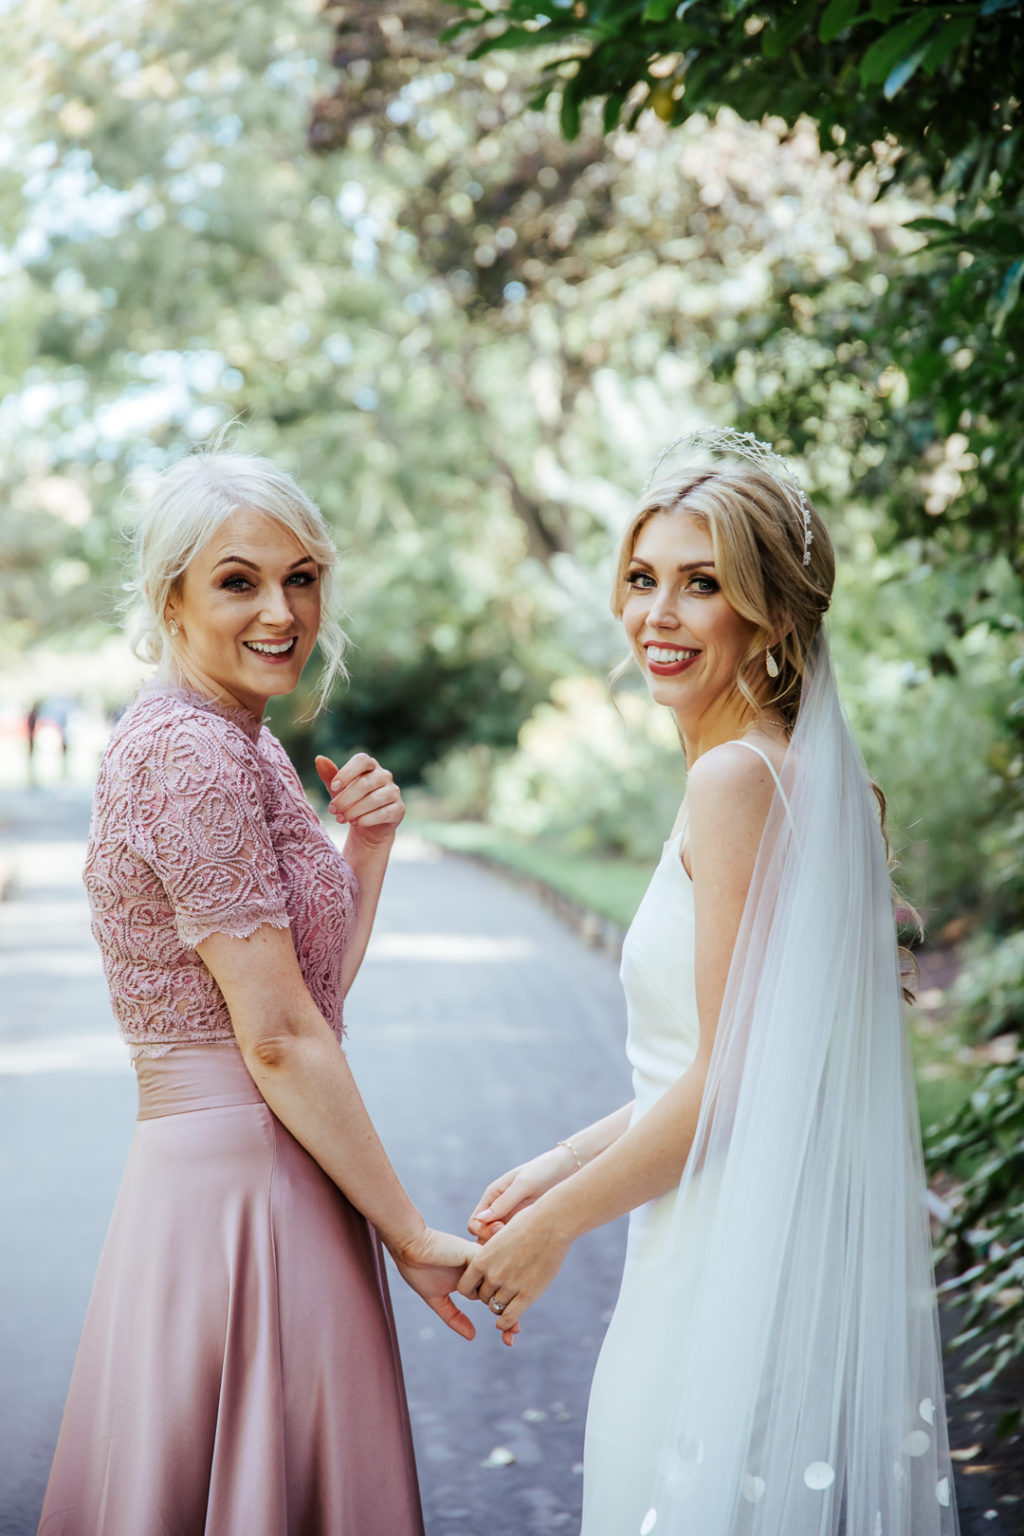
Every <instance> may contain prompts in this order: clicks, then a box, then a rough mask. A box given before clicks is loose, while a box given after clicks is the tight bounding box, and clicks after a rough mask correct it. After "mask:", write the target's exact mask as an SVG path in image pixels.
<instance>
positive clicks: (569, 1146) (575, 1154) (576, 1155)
mask: <svg viewBox="0 0 1024 1536" xmlns="http://www.w3.org/2000/svg"><path fill="white" fill-rule="evenodd" d="M557 1145H558V1146H560V1147H565V1149H566V1151H568V1152H571V1153H572V1155H573V1157H574V1158H575V1159H576V1167H577V1168H582V1167H583V1164H582V1163H581V1162H580V1155H579V1153H578V1152H577V1151H576V1148H575V1147H574V1146H573V1144H572V1142H571V1141H560V1142H558V1143H557Z"/></svg>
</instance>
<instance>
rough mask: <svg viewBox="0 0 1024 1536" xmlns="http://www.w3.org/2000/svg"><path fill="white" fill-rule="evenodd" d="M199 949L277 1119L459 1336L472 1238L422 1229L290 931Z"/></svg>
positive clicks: (218, 939) (212, 941) (218, 937)
mask: <svg viewBox="0 0 1024 1536" xmlns="http://www.w3.org/2000/svg"><path fill="white" fill-rule="evenodd" d="M199 954H200V956H201V957H202V960H203V961H204V963H205V964H206V965H207V966H208V968H209V970H210V972H211V974H212V975H213V978H214V980H215V981H216V983H217V985H218V987H219V988H220V990H221V992H222V993H223V995H224V1000H225V1002H226V1003H227V1006H228V1011H229V1012H230V1014H231V1022H232V1025H233V1027H234V1031H235V1036H236V1038H237V1040H238V1044H239V1047H240V1049H241V1052H242V1057H243V1060H244V1061H245V1064H246V1066H247V1068H248V1069H249V1072H250V1073H251V1074H252V1077H253V1080H254V1082H255V1083H256V1086H257V1087H258V1088H259V1090H260V1092H261V1094H262V1095H263V1097H264V1098H265V1099H266V1101H267V1103H268V1104H269V1106H270V1108H271V1109H272V1110H273V1112H274V1114H275V1115H276V1116H277V1118H278V1119H279V1120H280V1121H281V1122H282V1124H283V1125H285V1126H286V1127H287V1128H288V1130H289V1131H291V1133H292V1135H293V1136H294V1137H295V1139H296V1140H297V1141H299V1142H301V1144H302V1145H303V1146H304V1147H305V1149H306V1151H307V1152H309V1153H310V1155H311V1156H312V1157H314V1158H315V1159H316V1161H317V1162H318V1163H319V1164H320V1167H321V1168H322V1169H323V1170H324V1172H325V1173H326V1174H327V1175H328V1176H329V1177H330V1178H331V1179H333V1181H334V1183H335V1184H337V1186H338V1188H339V1189H340V1190H342V1191H343V1192H344V1194H345V1195H346V1196H347V1197H348V1199H349V1200H350V1201H351V1202H352V1204H353V1205H354V1206H355V1207H356V1208H357V1209H358V1210H360V1211H362V1213H363V1215H364V1216H366V1217H367V1219H368V1220H369V1221H371V1222H372V1223H373V1225H374V1226H375V1227H376V1228H377V1231H378V1232H379V1233H380V1235H381V1238H382V1239H383V1241H384V1243H385V1245H386V1246H387V1248H388V1250H389V1252H390V1253H391V1255H392V1257H393V1258H394V1259H395V1262H396V1263H397V1264H398V1266H399V1269H400V1270H401V1272H402V1274H403V1277H404V1278H405V1279H406V1280H407V1281H408V1282H409V1283H410V1284H411V1285H412V1286H413V1288H414V1289H415V1290H417V1291H418V1293H419V1294H420V1295H421V1296H423V1298H424V1300H425V1301H427V1303H428V1305H429V1306H431V1307H432V1308H433V1309H434V1311H435V1312H437V1313H438V1315H439V1316H440V1317H441V1318H442V1320H443V1321H444V1322H445V1323H447V1324H448V1326H449V1328H452V1329H454V1331H455V1332H456V1333H460V1334H462V1335H463V1337H465V1338H472V1337H473V1331H474V1330H473V1326H472V1324H471V1323H470V1321H469V1319H468V1318H467V1317H465V1316H464V1315H463V1314H462V1313H461V1312H460V1311H459V1310H458V1308H457V1307H456V1306H455V1304H454V1302H453V1301H452V1299H451V1294H450V1293H451V1292H452V1291H453V1290H454V1289H455V1287H456V1284H457V1281H458V1278H459V1276H460V1274H461V1272H462V1267H463V1264H464V1263H465V1260H466V1258H467V1257H468V1256H469V1255H470V1254H471V1253H472V1251H473V1249H472V1245H471V1244H470V1243H468V1242H466V1241H465V1240H464V1239H462V1238H458V1237H450V1236H448V1235H447V1234H444V1233H438V1232H434V1231H432V1229H430V1228H428V1227H427V1225H426V1223H425V1222H424V1220H423V1217H422V1216H421V1215H420V1213H419V1211H418V1210H417V1209H416V1207H415V1206H414V1205H413V1203H412V1201H411V1200H410V1198H409V1196H408V1194H407V1193H406V1191H405V1189H404V1188H403V1187H402V1184H401V1181H400V1180H399V1178H398V1175H397V1174H396V1173H395V1170H394V1169H393V1167H392V1166H391V1163H390V1161H389V1159H388V1156H387V1153H386V1152H385V1150H384V1148H383V1146H382V1145H381V1142H380V1138H379V1137H378V1135H377V1133H376V1131H375V1129H374V1127H373V1123H372V1121H371V1120H370V1117H369V1115H368V1113H367V1111H366V1107H365V1105H364V1104H363V1101H362V1098H361V1097H360V1094H359V1090H358V1088H357V1087H356V1084H355V1080H354V1079H353V1077H352V1073H351V1070H350V1069H349V1065H348V1062H347V1060H346V1059H345V1054H344V1052H343V1051H342V1050H341V1048H340V1046H339V1045H338V1042H337V1040H336V1039H335V1037H334V1035H333V1034H332V1033H331V1030H330V1028H329V1026H328V1024H327V1022H326V1020H325V1019H324V1018H323V1015H322V1014H321V1013H320V1011H319V1009H318V1008H317V1007H316V1004H315V1003H314V1002H313V999H312V998H311V997H310V995H309V991H308V989H307V987H306V983H305V980H304V979H303V976H302V972H301V970H300V969H299V963H298V960H297V958H296V955H295V949H294V947H293V945H292V939H291V934H290V933H289V932H288V930H287V929H281V928H272V927H270V926H264V927H262V928H259V929H258V930H257V931H256V932H255V933H254V934H252V935H251V937H249V938H246V939H239V938H230V937H228V935H227V934H223V933H215V934H211V935H210V937H209V938H207V939H204V941H203V942H202V944H200V946H199Z"/></svg>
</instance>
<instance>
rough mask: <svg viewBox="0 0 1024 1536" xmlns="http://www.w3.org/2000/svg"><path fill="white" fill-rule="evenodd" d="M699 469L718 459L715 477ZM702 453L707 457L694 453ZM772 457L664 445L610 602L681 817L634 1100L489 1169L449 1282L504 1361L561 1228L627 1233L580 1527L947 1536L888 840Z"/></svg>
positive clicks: (781, 474) (817, 593)
mask: <svg viewBox="0 0 1024 1536" xmlns="http://www.w3.org/2000/svg"><path fill="white" fill-rule="evenodd" d="M711 456H713V457H711ZM709 459H710V462H709ZM833 576H834V557H833V551H832V546H831V542H830V540H829V537H828V533H827V531H826V529H825V527H824V524H823V523H822V522H821V520H820V518H819V517H818V515H817V514H816V513H815V512H814V510H813V508H811V506H810V504H809V503H808V501H807V498H806V497H805V496H804V494H803V493H802V491H801V490H800V488H799V486H798V485H797V484H796V482H795V480H794V479H793V477H792V475H791V473H790V471H789V469H788V467H787V466H786V465H785V463H784V462H783V461H782V460H781V459H779V458H778V457H777V456H776V455H774V454H773V453H772V452H771V450H770V449H769V448H767V446H766V445H764V444H761V443H757V442H756V441H755V440H754V439H752V438H750V437H749V436H746V435H744V436H739V435H737V434H735V433H730V432H715V431H708V432H701V433H696V434H691V435H690V436H688V437H687V438H684V439H680V440H679V442H678V443H676V444H673V445H672V448H671V449H670V450H669V451H668V453H667V455H663V456H662V459H661V460H659V463H658V465H656V466H655V471H654V473H653V475H652V478H651V481H650V482H649V483H648V487H647V490H646V492H645V495H644V497H643V498H642V500H641V502H640V505H639V507H638V510H637V512H636V514H635V516H634V518H633V520H632V522H631V524H630V526H629V528H628V530H627V532H626V535H625V538H624V540H623V546H622V551H621V556H620V561H619V567H618V571H617V575H616V584H615V591H614V594H613V601H612V606H613V611H614V612H615V613H616V615H617V616H618V617H619V618H620V619H621V620H622V624H623V627H624V629H625V632H626V637H627V639H628V642H629V646H630V651H631V655H632V660H633V661H634V662H635V663H636V664H637V666H638V667H639V668H640V670H641V672H642V673H643V675H644V677H645V679H646V681H647V684H648V686H649V688H650V691H651V693H652V695H653V697H654V698H655V699H656V700H657V701H658V702H659V703H660V704H663V705H665V706H666V707H667V708H669V709H671V710H672V712H673V714H674V715H675V718H676V722H677V724H678V727H679V733H680V739H681V742H682V746H683V751H684V754H685V758H686V767H687V784H686V795H685V798H684V801H683V804H682V806H681V808H680V813H679V817H678V819H677V823H676V826H675V828H674V829H673V830H672V833H671V835H670V837H669V839H668V841H667V842H666V844H665V848H664V852H663V854H662V857H661V861H660V863H659V864H658V867H657V869H656V870H655V873H654V875H653V878H652V880H651V884H650V886H649V888H648V890H647V893H646V895H645V897H644V900H643V902H642V903H641V905H640V908H639V910H638V912H637V915H636V917H635V919H634V921H633V924H632V927H631V928H630V931H629V934H628V936H627V939H626V942H625V945H624V948H623V957H622V979H623V984H624V987H625V992H626V1002H627V1011H628V1021H629V1027H628V1043H627V1052H628V1056H629V1060H630V1063H631V1065H632V1068H633V1086H634V1093H635V1098H634V1102H633V1103H632V1104H629V1105H625V1106H623V1108H621V1109H619V1110H617V1111H616V1112H614V1113H613V1114H611V1115H609V1116H608V1117H607V1118H606V1119H604V1120H601V1121H599V1122H597V1123H596V1124H594V1125H591V1126H587V1127H586V1128H585V1129H583V1130H579V1131H576V1132H573V1133H572V1134H570V1135H568V1136H567V1137H566V1138H565V1140H564V1141H561V1142H559V1143H558V1145H557V1146H556V1147H555V1148H553V1149H552V1150H550V1151H548V1152H545V1153H542V1154H541V1155H540V1156H539V1157H535V1158H533V1159H532V1160H531V1161H530V1162H527V1163H524V1164H522V1165H521V1166H520V1167H518V1168H514V1169H512V1170H510V1171H509V1172H508V1173H506V1174H504V1175H502V1176H501V1177H500V1178H498V1179H496V1180H495V1181H494V1182H493V1183H492V1184H490V1185H489V1186H488V1188H487V1189H486V1190H485V1192H484V1194H483V1197H482V1198H481V1200H480V1202H479V1204H478V1206H477V1208H476V1210H475V1211H474V1213H473V1216H472V1218H471V1220H470V1229H471V1231H473V1232H474V1233H475V1234H476V1235H477V1237H478V1238H479V1239H480V1240H481V1243H482V1245H483V1246H481V1248H480V1250H479V1253H478V1256H477V1258H476V1260H475V1261H474V1262H473V1263H471V1264H470V1266H469V1267H468V1269H467V1271H466V1274H465V1276H464V1277H463V1280H462V1283H461V1284H460V1287H459V1288H460V1290H461V1291H462V1292H463V1293H464V1294H466V1295H471V1296H477V1297H478V1298H479V1299H480V1300H482V1301H484V1302H486V1303H487V1304H488V1305H489V1306H490V1308H491V1310H492V1312H494V1314H495V1317H496V1320H497V1326H498V1328H499V1329H501V1330H502V1331H503V1335H504V1338H505V1340H506V1342H509V1343H510V1342H511V1340H512V1338H513V1336H514V1333H515V1332H516V1331H517V1330H518V1326H519V1320H520V1318H521V1317H522V1315H523V1312H524V1311H525V1309H526V1308H527V1307H528V1306H530V1305H531V1304H532V1302H534V1301H535V1300H536V1299H537V1297H538V1296H539V1295H540V1294H541V1292H542V1291H543V1290H544V1289H545V1287H546V1286H547V1285H548V1284H549V1283H550V1281H551V1280H552V1279H553V1278H554V1276H555V1274H556V1273H557V1272H558V1269H559V1267H560V1265H561V1262H562V1260H563V1258H564V1256H565V1254H566V1252H567V1251H568V1248H569V1247H570V1245H571V1243H572V1242H573V1241H574V1239H575V1238H576V1237H578V1236H579V1235H580V1234H581V1233H583V1232H585V1231H589V1230H591V1229H592V1228H593V1227H595V1226H598V1225H600V1224H602V1223H603V1222H606V1221H610V1220H613V1219H614V1218H615V1217H617V1216H619V1215H621V1214H622V1213H623V1212H625V1211H629V1212H631V1216H630V1227H629V1241H628V1248H627V1254H626V1264H625V1272H624V1275H623V1281H622V1288H621V1292H620V1295H619V1300H618V1304H617V1306H616V1309H615V1314H614V1316H613V1318H612V1322H611V1325H610V1327H609V1330H608V1335H607V1338H606V1340H605V1343H604V1347H603V1349H602V1352H601V1356H600V1359H599V1361H598V1366H597V1371H596V1375H595V1378H594V1385H593V1390H592V1394H591V1400H590V1409H589V1413H588V1418H587V1431H586V1445H585V1452H584V1491H583V1536H652V1533H654V1536H955V1532H956V1530H957V1522H956V1511H955V1508H954V1503H953V1497H952V1479H951V1475H950V1466H949V1456H948V1445H947V1440H946V1426H945V1411H944V1400H943V1391H942V1371H941V1359H940V1354H939V1346H938V1341H937V1329H936V1319H935V1304H934V1293H933V1289H932V1281H931V1270H930V1259H929V1243H928V1229H927V1219H926V1215H925V1209H924V1203H923V1194H924V1180H923V1172H922V1168H921V1159H920V1147H919V1137H918V1130H917V1121H916V1106H915V1103H914V1092H913V1079H912V1075H911V1071H910V1066H909V1058H908V1052H907V1046H906V1039H905V1031H904V1027H903V1023H902V1019H901V1013H900V1003H901V998H900V988H901V981H900V973H899V962H898V954H897V944H896V935H895V928H894V922H893V913H892V900H891V891H890V886H889V877H888V868H887V860H886V850H885V844H884V838H883V835H882V831H881V829H880V826H879V818H878V804H877V801H876V798H875V794H874V792H873V786H872V784H871V781H870V779H869V777H868V775H867V773H866V770H865V769H864V766H863V763H862V761H861V759H860V757H859V754H858V753H857V749H856V746H855V744H854V743H853V740H852V738H851V736H850V733H849V729H848V727H847V725H846V722H845V719H844V717H843V714H842V710H841V707H840V705H839V701H838V697H837V695H836V690H835V683H834V679H833V676H832V671H831V666H830V663H829V658H828V646H827V638H826V634H825V630H824V625H823V616H824V613H825V611H826V610H827V608H828V606H829V602H830V599H831V592H832V583H833Z"/></svg>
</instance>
